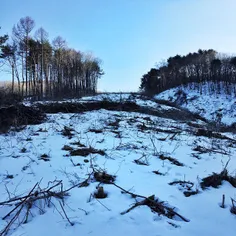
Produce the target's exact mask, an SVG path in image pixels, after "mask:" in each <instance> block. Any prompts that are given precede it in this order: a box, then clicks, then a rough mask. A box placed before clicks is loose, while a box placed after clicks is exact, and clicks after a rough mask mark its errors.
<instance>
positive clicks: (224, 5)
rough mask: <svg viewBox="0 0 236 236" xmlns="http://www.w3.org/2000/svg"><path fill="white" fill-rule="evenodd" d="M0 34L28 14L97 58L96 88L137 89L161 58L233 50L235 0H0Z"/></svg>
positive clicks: (235, 46)
mask: <svg viewBox="0 0 236 236" xmlns="http://www.w3.org/2000/svg"><path fill="white" fill-rule="evenodd" d="M0 6H1V14H0V26H1V27H2V29H1V30H0V35H2V34H4V33H9V34H11V29H12V27H13V25H14V24H16V23H17V22H18V21H19V19H20V18H21V17H25V16H31V17H32V18H33V19H34V20H35V22H36V27H35V30H36V29H37V28H39V27H41V26H42V27H43V28H44V29H45V30H46V31H47V32H48V33H49V38H50V39H51V40H52V39H53V38H54V37H56V36H58V35H60V36H62V37H63V38H65V39H66V41H67V42H68V46H69V47H72V48H75V49H77V50H81V51H84V52H89V51H91V52H93V54H94V55H95V56H97V57H99V58H101V59H102V61H103V64H102V67H103V69H104V71H105V75H104V76H103V77H102V79H101V80H100V81H99V85H98V89H99V90H100V91H137V90H138V87H139V84H140V78H141V76H142V75H143V74H145V73H146V72H147V71H148V70H149V69H150V68H151V67H153V66H155V64H156V63H158V62H159V61H161V60H163V59H167V58H168V57H170V56H174V55H176V54H181V55H183V54H186V53H188V52H193V51H197V50H198V49H199V48H201V49H210V48H213V49H215V50H217V51H219V52H226V53H235V52H236V26H235V23H236V1H235V0H40V1H35V0H1V4H0Z"/></svg>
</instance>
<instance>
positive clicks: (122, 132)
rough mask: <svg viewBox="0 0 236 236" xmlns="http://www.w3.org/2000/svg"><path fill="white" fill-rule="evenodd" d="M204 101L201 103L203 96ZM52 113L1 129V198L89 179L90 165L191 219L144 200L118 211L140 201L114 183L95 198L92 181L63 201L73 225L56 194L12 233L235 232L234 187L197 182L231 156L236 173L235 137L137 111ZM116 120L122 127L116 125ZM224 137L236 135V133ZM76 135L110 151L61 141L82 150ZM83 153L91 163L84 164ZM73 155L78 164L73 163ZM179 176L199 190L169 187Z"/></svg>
mask: <svg viewBox="0 0 236 236" xmlns="http://www.w3.org/2000/svg"><path fill="white" fill-rule="evenodd" d="M174 93H175V91H174V90H173V91H170V92H169V93H168V95H167V93H165V94H162V95H160V96H161V98H168V96H173V94H174ZM106 96H107V97H106V98H105V99H110V100H112V101H119V100H118V99H119V96H120V95H106ZM130 96H131V95H128V94H127V95H125V96H124V97H122V100H124V99H130ZM191 96H193V95H191ZM101 99H104V96H103V97H102V98H101V96H100V95H99V96H96V97H90V98H88V97H87V98H83V99H81V100H80V101H83V102H90V101H94V100H98V101H99V100H101ZM199 99H203V98H199ZM205 99H206V98H205ZM135 101H136V103H137V104H140V105H142V106H148V107H150V108H156V109H159V108H160V107H161V108H162V109H165V108H166V109H170V108H169V107H168V106H165V105H161V104H157V103H156V102H154V101H148V100H142V98H141V97H138V98H137V97H136V98H135ZM199 101H200V102H201V101H202V104H204V103H203V100H199ZM192 107H193V106H192ZM199 107H200V105H199ZM224 115H225V113H223V118H222V120H224V119H225V120H227V121H228V120H230V119H229V117H230V116H227V114H226V118H224ZM47 118H48V120H47V121H46V122H45V123H43V124H40V125H29V126H27V127H26V128H25V129H23V130H22V131H20V132H14V131H11V132H10V133H8V134H5V135H4V134H2V135H0V191H1V195H0V202H3V201H5V200H7V199H9V194H10V196H11V197H15V196H19V195H22V194H27V193H29V191H30V190H31V189H32V188H33V186H34V185H35V183H37V182H40V186H41V188H46V187H47V186H48V183H49V182H50V181H54V180H62V182H63V188H64V189H67V188H69V187H71V186H72V185H73V184H78V183H80V182H82V181H83V180H85V179H86V178H87V177H88V174H89V173H91V172H92V168H91V163H92V164H93V166H94V167H96V168H97V169H102V170H105V171H106V172H107V173H109V174H112V175H116V181H115V183H116V184H117V185H119V186H121V187H122V188H124V189H126V190H129V191H130V192H133V193H135V194H140V195H143V196H146V197H148V196H150V195H153V194H155V196H156V197H157V198H158V199H160V200H161V201H164V202H165V203H166V204H168V205H169V206H172V207H175V210H176V211H177V212H178V213H179V214H181V215H182V216H184V217H186V218H187V219H189V220H190V221H189V222H184V221H181V220H180V219H179V218H173V219H169V218H167V217H166V216H163V215H158V214H157V213H154V212H152V211H151V210H150V209H149V208H148V207H147V206H139V207H136V208H135V209H133V210H132V211H130V212H129V213H127V214H124V215H121V214H120V213H121V212H123V211H125V210H127V209H128V208H130V207H131V206H132V204H134V203H136V201H135V199H134V198H132V197H131V196H130V195H129V194H124V193H122V192H121V190H120V189H119V188H117V187H116V186H114V185H112V184H110V185H109V184H102V186H103V187H104V190H105V191H106V192H107V193H108V197H107V198H105V199H98V200H97V199H95V198H93V197H92V196H91V194H93V193H94V191H96V187H97V186H98V184H99V183H98V182H95V181H92V182H91V183H90V185H89V186H87V187H82V188H78V187H77V188H74V189H72V190H71V191H70V196H68V197H66V198H65V200H64V203H65V205H64V208H65V211H66V214H67V215H68V217H69V219H70V220H71V221H72V222H73V223H74V225H73V226H71V225H70V224H69V222H68V221H67V219H66V218H65V217H63V216H64V215H63V212H62V209H61V207H60V204H59V200H58V199H53V200H52V201H53V203H54V205H55V206H51V207H45V212H44V213H42V212H41V213H40V207H39V206H37V207H36V206H34V207H33V216H30V219H29V222H28V223H26V224H21V225H20V226H18V223H19V222H16V223H15V224H14V227H15V230H11V231H10V232H9V235H14V236H19V235H24V236H32V235H34V236H39V235H40V236H41V235H58V236H64V235H66V236H72V235H73V236H74V235H91V236H95V235H96V236H97V235H102V236H105V235H114V236H120V235H123V234H129V235H138V236H143V235H148V236H165V235H168V236H172V235H173V236H174V235H175V236H182V235H191V236H195V235H196V236H197V235H201V236H209V235H216V236H217V235H218V236H221V235H227V236H231V235H235V230H236V226H235V220H236V216H235V215H233V214H231V213H230V207H231V199H230V198H231V197H232V198H234V199H236V190H235V188H233V187H232V186H231V185H230V184H229V183H228V182H224V183H223V185H222V186H220V187H219V188H217V189H214V188H209V189H207V190H204V191H203V190H202V189H201V187H200V181H201V179H202V178H204V177H207V176H208V175H210V174H211V173H212V172H216V173H219V172H221V171H222V169H223V167H224V166H225V164H226V163H227V161H228V159H229V158H230V163H229V165H228V170H229V173H230V174H231V175H233V176H234V175H235V174H236V171H235V166H236V158H235V157H236V146H235V143H232V142H230V141H229V140H227V139H216V138H211V139H210V138H207V137H203V136H195V135H194V134H193V132H192V131H193V129H194V128H193V127H190V126H189V125H188V124H186V123H179V122H178V121H175V120H172V119H164V118H159V117H154V116H150V115H144V114H139V113H134V112H122V111H107V110H104V109H100V110H97V111H90V112H84V113H78V114H72V113H68V114H63V113H58V114H48V115H47ZM115 121H116V123H118V126H117V127H115V126H114V125H112V123H113V124H114V122H115ZM140 125H145V127H147V129H141V128H140ZM65 126H66V127H70V128H71V129H73V131H72V134H73V135H72V138H69V137H67V136H63V135H62V130H63V129H64V127H65ZM148 128H149V129H148ZM154 128H159V129H163V130H171V131H176V130H178V131H179V133H178V134H177V135H175V136H174V137H173V134H169V133H165V132H156V131H153V129H154ZM91 129H96V130H98V129H100V130H102V132H101V133H95V132H92V131H91ZM189 130H191V132H190V131H189ZM224 135H226V136H228V137H230V138H233V139H235V138H236V137H235V135H234V134H232V133H228V134H224ZM78 141H79V142H80V143H82V144H84V145H85V146H86V147H90V146H91V147H93V148H95V149H98V150H104V151H105V153H106V155H105V156H102V155H99V154H90V155H89V156H87V157H82V156H70V155H68V154H69V152H68V151H65V150H62V148H63V146H64V145H69V146H71V147H73V148H78V146H76V145H75V144H73V143H75V142H78ZM197 145H201V146H204V147H206V148H212V147H214V148H216V149H217V150H221V151H225V152H227V153H228V155H223V154H220V153H216V152H211V153H203V154H198V153H197V152H196V151H193V148H194V147H196V146H197ZM23 148H25V150H23ZM193 153H194V154H195V155H197V156H198V158H195V157H194V156H193V155H192V154H193ZM42 154H47V155H48V156H49V161H44V160H42V158H41V155H42ZM160 154H164V155H165V156H170V157H172V158H175V159H177V160H178V161H179V162H181V163H183V164H184V166H177V165H174V164H172V163H171V162H170V161H169V160H161V159H159V155H160ZM140 158H141V159H140ZM85 159H88V160H89V162H88V163H87V162H85ZM137 159H140V160H142V161H144V162H145V163H146V164H147V165H138V164H136V163H135V162H134V160H137ZM71 160H72V161H73V162H74V163H76V164H78V163H79V164H80V165H78V166H74V165H73V164H72V162H71ZM157 170H158V171H159V172H161V173H163V174H164V175H157V174H154V173H153V171H157ZM9 175H13V178H8V177H9ZM175 180H182V181H184V180H186V181H191V182H193V184H194V187H193V190H196V189H198V190H199V194H197V195H193V196H190V197H185V196H184V194H183V191H184V190H183V188H182V187H181V186H179V185H169V183H170V182H172V181H175ZM223 194H225V196H226V200H225V204H226V208H225V209H222V208H221V207H219V204H220V203H221V199H222V195H223ZM138 200H141V199H138ZM41 207H42V206H41ZM11 209H12V207H10V206H8V207H6V206H1V205H0V216H1V220H0V230H1V229H3V228H4V227H5V226H6V224H7V222H8V221H9V219H8V218H7V219H6V220H3V219H2V217H3V216H5V215H6V214H7V213H8V212H9V211H10V210H11ZM171 223H172V224H173V225H174V226H173V225H171Z"/></svg>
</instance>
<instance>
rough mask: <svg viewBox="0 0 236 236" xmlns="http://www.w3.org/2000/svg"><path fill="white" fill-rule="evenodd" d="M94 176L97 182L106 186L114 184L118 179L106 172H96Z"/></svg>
mask: <svg viewBox="0 0 236 236" xmlns="http://www.w3.org/2000/svg"><path fill="white" fill-rule="evenodd" d="M93 175H94V178H95V180H96V181H98V182H100V183H104V184H112V183H114V182H115V179H116V176H115V175H110V174H108V173H106V172H105V171H103V172H99V171H95V172H94V174H93Z"/></svg>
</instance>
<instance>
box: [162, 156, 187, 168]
mask: <svg viewBox="0 0 236 236" xmlns="http://www.w3.org/2000/svg"><path fill="white" fill-rule="evenodd" d="M159 158H160V159H161V160H163V161H164V160H168V161H170V162H171V163H172V164H174V165H176V166H184V164H183V163H181V162H179V161H178V160H177V159H175V158H173V157H169V156H164V155H163V154H161V155H160V156H159Z"/></svg>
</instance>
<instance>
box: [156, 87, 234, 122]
mask: <svg viewBox="0 0 236 236" xmlns="http://www.w3.org/2000/svg"><path fill="white" fill-rule="evenodd" d="M208 87H209V84H206V85H203V86H202V91H203V92H202V94H201V93H200V92H199V90H198V89H195V90H194V89H189V88H188V87H183V86H180V87H177V88H173V89H170V90H167V91H164V92H162V93H160V94H158V95H157V96H155V98H156V99H162V100H166V101H170V102H175V103H176V104H177V105H179V106H181V107H183V108H186V109H188V110H190V111H192V112H194V113H198V114H199V115H201V116H203V117H205V118H206V119H209V120H212V121H216V122H218V121H219V122H222V123H223V124H225V125H232V124H233V123H236V97H235V95H234V94H232V95H227V94H225V93H223V92H221V93H220V94H219V93H212V92H209V88H208Z"/></svg>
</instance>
